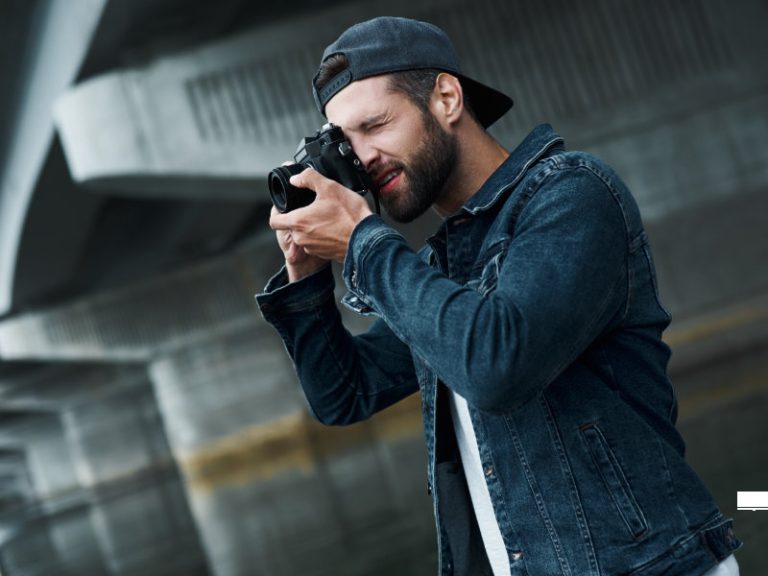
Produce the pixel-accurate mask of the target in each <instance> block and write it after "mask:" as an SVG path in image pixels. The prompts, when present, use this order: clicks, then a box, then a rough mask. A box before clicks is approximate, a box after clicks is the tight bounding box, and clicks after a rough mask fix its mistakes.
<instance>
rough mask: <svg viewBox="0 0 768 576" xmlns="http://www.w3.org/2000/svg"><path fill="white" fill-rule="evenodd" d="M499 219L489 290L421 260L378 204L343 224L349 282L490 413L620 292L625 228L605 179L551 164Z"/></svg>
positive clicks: (541, 372) (528, 384) (567, 356)
mask: <svg viewBox="0 0 768 576" xmlns="http://www.w3.org/2000/svg"><path fill="white" fill-rule="evenodd" d="M514 226H515V228H514V231H511V230H510V231H508V232H509V235H510V237H511V238H510V242H509V244H508V248H507V251H506V254H505V255H504V258H503V260H501V261H500V262H496V263H494V264H493V265H494V266H498V278H497V283H496V286H495V288H494V289H493V290H490V291H488V293H486V294H483V293H481V292H479V291H477V290H474V289H472V288H471V287H467V286H463V285H460V284H458V283H456V282H454V281H452V280H451V279H449V278H448V277H446V276H445V275H444V274H443V273H442V272H441V271H439V270H436V269H434V268H431V267H429V266H428V265H426V264H425V263H424V262H422V260H421V259H420V258H419V257H418V256H417V255H416V254H415V253H414V252H413V251H412V250H411V249H410V248H409V247H408V245H407V244H406V242H405V241H404V239H403V238H402V237H401V236H400V235H399V234H398V233H397V232H396V231H394V230H393V229H392V228H390V227H388V226H387V225H386V224H385V223H384V222H383V221H382V220H381V219H380V218H378V217H377V216H375V215H374V216H369V217H368V218H366V219H365V220H364V221H362V222H361V223H360V224H359V225H358V226H357V227H356V228H355V231H354V232H353V236H352V238H351V240H350V249H349V251H348V253H347V259H346V261H345V268H344V281H345V283H346V284H347V286H348V288H349V289H350V290H351V291H352V292H354V293H355V295H356V296H357V297H358V298H359V299H360V300H361V301H363V302H364V303H365V304H366V305H368V306H370V307H372V308H373V309H374V310H376V311H377V312H378V313H379V314H380V315H381V317H382V318H384V319H385V320H386V322H387V324H388V325H389V327H390V328H391V329H392V331H393V332H394V333H395V334H396V335H397V336H398V337H399V338H400V339H401V340H402V341H403V342H405V343H406V344H407V345H409V346H410V348H411V350H412V352H413V354H414V356H415V355H418V356H419V357H420V358H421V359H423V360H424V362H425V363H426V364H427V365H428V366H429V367H431V369H432V370H434V371H435V372H436V374H437V376H438V377H439V378H440V379H441V380H442V381H443V382H444V383H445V384H446V385H447V386H449V387H450V388H452V389H453V390H455V391H456V392H458V393H459V394H460V395H462V396H463V397H464V398H466V400H467V401H468V402H470V403H471V404H473V405H474V406H476V407H477V408H479V409H480V410H484V411H487V412H491V413H494V412H495V413H499V412H503V411H506V410H510V409H513V408H515V407H517V406H520V405H521V404H523V403H525V402H527V401H528V400H529V399H531V398H532V397H534V396H536V395H537V394H538V393H539V392H541V391H542V390H543V389H544V387H546V386H547V385H548V384H549V383H550V382H552V381H553V380H554V379H555V377H557V376H558V375H559V374H560V373H561V372H562V371H563V370H564V369H565V368H566V367H567V366H568V365H569V364H571V363H572V362H573V361H574V360H575V359H576V358H577V357H578V356H579V355H580V354H581V353H582V352H583V351H584V350H585V349H586V348H587V347H588V346H589V345H590V344H591V343H592V342H593V341H594V340H595V339H596V338H597V337H598V336H599V335H600V334H601V333H603V332H604V331H606V330H608V329H609V328H610V326H611V325H613V323H616V322H618V321H619V320H620V317H621V315H622V314H623V311H624V308H625V306H626V298H627V254H628V250H627V246H628V240H627V232H626V230H627V228H626V225H625V222H624V218H623V212H622V209H621V206H620V204H619V203H618V201H617V200H616V198H615V197H614V195H613V192H612V190H611V189H610V188H609V187H608V186H607V185H606V184H605V183H604V181H603V180H602V179H601V178H599V177H598V176H597V175H595V174H594V173H593V172H591V171H590V170H588V169H586V168H583V167H578V168H577V167H572V166H571V167H564V168H553V169H552V171H551V173H550V174H548V175H547V176H546V177H545V178H543V179H542V181H541V184H540V185H539V188H538V189H537V190H535V191H534V192H533V195H532V197H531V198H530V199H529V200H528V202H527V204H526V206H525V208H524V209H523V211H522V213H521V214H520V216H519V218H518V219H517V222H516V223H515V225H514Z"/></svg>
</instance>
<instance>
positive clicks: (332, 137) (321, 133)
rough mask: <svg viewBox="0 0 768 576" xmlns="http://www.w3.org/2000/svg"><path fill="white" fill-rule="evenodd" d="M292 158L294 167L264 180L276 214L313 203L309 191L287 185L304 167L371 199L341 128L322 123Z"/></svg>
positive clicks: (367, 182)
mask: <svg viewBox="0 0 768 576" xmlns="http://www.w3.org/2000/svg"><path fill="white" fill-rule="evenodd" d="M293 159H294V161H295V162H296V164H289V165H288V166H279V167H278V168H275V169H274V170H272V171H271V172H270V173H269V176H268V179H267V182H268V184H269V194H270V196H271V197H272V203H273V204H274V205H275V208H277V210H278V212H283V213H284V212H290V211H291V210H295V209H296V208H301V207H302V206H307V205H309V204H311V203H312V202H313V201H314V199H315V193H314V192H313V191H312V190H309V189H307V188H297V187H296V186H293V185H292V184H291V183H290V182H289V179H290V177H291V176H293V175H294V174H298V173H299V172H302V171H303V170H304V169H305V168H307V167H308V166H311V167H312V168H314V169H315V170H317V171H318V172H320V174H322V175H323V176H325V177H326V178H330V179H331V180H335V181H336V182H338V183H339V184H341V185H342V186H344V187H345V188H349V189H350V190H353V191H355V192H357V193H358V194H360V195H362V196H364V195H365V194H366V193H367V192H369V191H370V192H372V193H373V194H374V196H375V190H374V186H373V181H372V180H371V177H370V176H369V175H368V173H367V172H366V171H365V167H364V166H363V163H362V162H361V161H360V159H359V158H358V157H357V155H356V154H355V153H354V152H353V151H352V146H351V145H350V143H349V141H348V140H347V139H346V137H345V136H344V133H343V132H342V131H341V128H339V127H338V126H335V125H334V124H330V123H329V124H325V125H324V126H323V127H322V128H320V130H318V131H317V132H316V133H315V135H314V136H307V137H306V138H303V139H302V141H301V143H300V144H299V147H298V149H297V150H296V153H295V154H294V155H293ZM377 208H378V202H377Z"/></svg>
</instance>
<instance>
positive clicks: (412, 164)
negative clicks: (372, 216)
mask: <svg viewBox="0 0 768 576" xmlns="http://www.w3.org/2000/svg"><path fill="white" fill-rule="evenodd" d="M422 118H423V124H424V126H423V129H424V138H423V139H422V141H421V143H420V144H419V147H418V148H417V150H416V152H415V153H414V154H413V156H412V157H411V158H410V160H409V161H408V162H407V163H406V162H399V161H395V162H391V163H389V164H388V165H387V168H388V169H389V168H395V169H399V170H402V173H403V175H404V176H405V178H404V179H403V180H404V182H405V183H406V184H407V187H406V188H405V189H404V190H402V191H399V192H397V191H396V192H395V193H393V194H390V195H387V196H383V197H382V198H381V199H380V200H381V204H382V205H383V206H384V209H385V210H386V211H387V214H389V215H390V217H391V218H392V219H393V220H395V221H396V222H400V223H403V224H405V223H408V222H411V221H413V220H415V219H416V218H418V217H419V216H421V215H422V214H424V212H426V211H427V209H428V208H429V207H430V206H432V204H434V203H435V202H436V201H437V200H439V199H440V197H441V196H442V195H443V193H444V190H445V183H446V182H447V181H448V179H449V178H450V177H451V175H452V174H453V169H454V167H455V166H456V158H457V156H458V146H457V144H456V137H455V136H452V135H451V134H449V133H447V132H446V131H445V130H443V127H442V126H440V124H439V123H438V121H437V120H436V119H435V117H434V116H432V114H431V113H429V112H424V113H423V114H422Z"/></svg>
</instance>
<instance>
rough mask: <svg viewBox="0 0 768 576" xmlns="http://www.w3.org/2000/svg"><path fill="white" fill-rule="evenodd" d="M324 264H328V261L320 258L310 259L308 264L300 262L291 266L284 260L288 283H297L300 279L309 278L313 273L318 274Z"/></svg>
mask: <svg viewBox="0 0 768 576" xmlns="http://www.w3.org/2000/svg"><path fill="white" fill-rule="evenodd" d="M326 264H328V261H327V260H323V259H321V258H317V259H312V261H310V262H300V263H297V264H291V263H290V262H288V261H287V260H286V262H285V271H286V272H287V273H288V282H298V281H299V280H301V279H302V278H306V277H307V276H311V275H312V274H314V273H315V272H318V271H319V270H321V269H322V268H324V267H325V265H326Z"/></svg>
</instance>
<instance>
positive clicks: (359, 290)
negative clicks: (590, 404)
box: [342, 214, 405, 306]
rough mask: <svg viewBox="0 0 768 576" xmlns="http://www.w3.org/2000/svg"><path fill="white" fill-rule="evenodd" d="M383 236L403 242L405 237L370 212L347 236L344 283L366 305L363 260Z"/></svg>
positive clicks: (365, 280) (367, 303) (367, 302)
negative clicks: (350, 234)
mask: <svg viewBox="0 0 768 576" xmlns="http://www.w3.org/2000/svg"><path fill="white" fill-rule="evenodd" d="M385 238H398V239H400V240H402V241H403V242H405V238H403V236H402V235H401V234H400V233H399V232H398V231H397V230H395V229H394V228H392V227H391V226H389V225H388V224H387V223H386V222H384V220H383V219H382V218H381V216H378V215H377V214H371V215H370V216H368V217H366V218H365V219H363V220H361V221H360V222H359V223H358V225H357V226H356V227H355V229H354V230H353V231H352V236H350V238H349V247H348V248H347V256H346V257H345V258H344V268H343V270H342V278H343V279H344V284H345V285H346V287H347V290H349V291H350V292H351V293H353V294H354V295H355V296H357V298H359V299H360V301H362V302H363V303H365V304H366V305H368V306H370V305H371V303H370V302H369V301H368V298H367V293H368V290H367V279H366V277H365V261H366V259H367V258H368V256H369V254H370V252H371V250H373V249H374V248H375V247H376V245H377V244H378V243H379V242H381V241H382V240H383V239H385Z"/></svg>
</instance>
